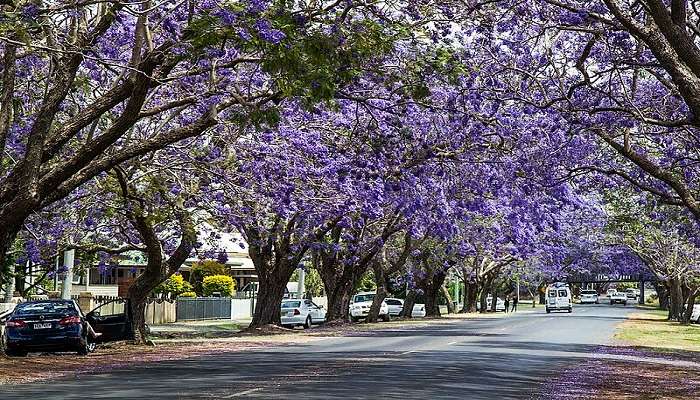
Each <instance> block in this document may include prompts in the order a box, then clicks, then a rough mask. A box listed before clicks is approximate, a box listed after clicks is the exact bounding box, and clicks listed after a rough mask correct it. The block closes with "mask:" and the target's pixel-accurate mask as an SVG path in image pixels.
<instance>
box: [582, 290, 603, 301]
mask: <svg viewBox="0 0 700 400" xmlns="http://www.w3.org/2000/svg"><path fill="white" fill-rule="evenodd" d="M598 303H600V300H599V299H598V292H596V291H595V290H582V291H581V304H598Z"/></svg>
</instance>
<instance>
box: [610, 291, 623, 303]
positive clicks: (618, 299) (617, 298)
mask: <svg viewBox="0 0 700 400" xmlns="http://www.w3.org/2000/svg"><path fill="white" fill-rule="evenodd" d="M618 303H619V304H623V305H627V294H626V293H625V292H615V293H613V294H612V295H610V305H613V304H618Z"/></svg>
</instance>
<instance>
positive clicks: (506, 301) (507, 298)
mask: <svg viewBox="0 0 700 400" xmlns="http://www.w3.org/2000/svg"><path fill="white" fill-rule="evenodd" d="M509 299H510V297H508V296H506V300H505V305H506V309H505V312H508V303H509V302H510V300H509Z"/></svg>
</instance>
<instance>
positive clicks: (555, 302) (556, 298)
mask: <svg viewBox="0 0 700 400" xmlns="http://www.w3.org/2000/svg"><path fill="white" fill-rule="evenodd" d="M545 310H546V311H547V314H549V313H550V312H552V311H568V312H572V311H573V310H574V309H573V303H572V301H571V289H569V286H568V285H562V284H556V285H552V286H549V287H548V288H547V302H546V303H545Z"/></svg>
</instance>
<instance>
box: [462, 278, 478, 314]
mask: <svg viewBox="0 0 700 400" xmlns="http://www.w3.org/2000/svg"><path fill="white" fill-rule="evenodd" d="M478 297H479V285H478V284H477V283H476V282H468V285H467V286H465V290H464V308H466V310H467V312H468V313H475V312H476V302H477V300H478Z"/></svg>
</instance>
